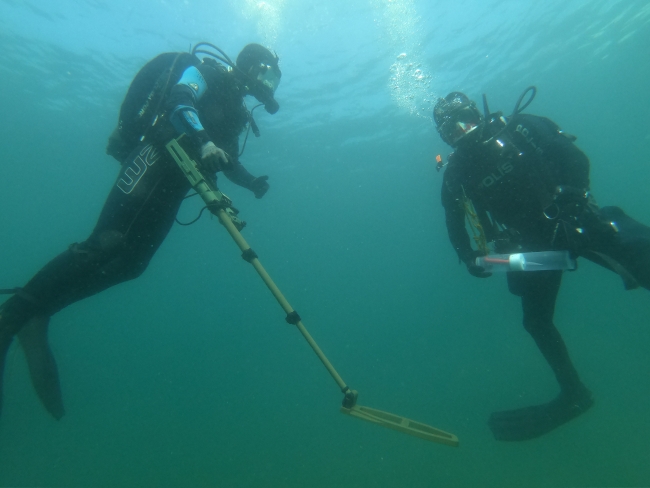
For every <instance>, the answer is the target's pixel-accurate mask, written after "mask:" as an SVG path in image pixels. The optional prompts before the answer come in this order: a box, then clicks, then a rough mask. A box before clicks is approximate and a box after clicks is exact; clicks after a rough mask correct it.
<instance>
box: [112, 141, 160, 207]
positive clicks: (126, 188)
mask: <svg viewBox="0 0 650 488" xmlns="http://www.w3.org/2000/svg"><path fill="white" fill-rule="evenodd" d="M159 158H160V154H159V153H158V151H157V150H156V149H155V148H154V147H153V146H152V145H151V144H149V145H147V146H145V147H144V148H143V149H142V151H140V154H138V155H137V156H136V157H135V158H133V161H131V163H129V166H128V168H126V169H125V170H124V174H122V177H121V178H120V179H119V180H118V181H117V187H118V188H119V189H120V190H122V191H123V192H124V193H126V194H127V195H128V194H129V193H131V192H132V191H133V189H134V188H135V187H136V185H137V184H138V182H139V181H140V180H141V179H142V177H143V176H144V174H145V173H146V172H147V168H149V167H150V166H153V165H154V163H155V162H156V161H158V159H159Z"/></svg>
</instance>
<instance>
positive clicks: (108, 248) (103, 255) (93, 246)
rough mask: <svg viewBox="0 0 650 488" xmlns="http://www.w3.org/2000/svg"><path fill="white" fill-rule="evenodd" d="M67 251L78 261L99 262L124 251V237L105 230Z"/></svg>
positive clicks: (114, 231) (113, 231)
mask: <svg viewBox="0 0 650 488" xmlns="http://www.w3.org/2000/svg"><path fill="white" fill-rule="evenodd" d="M69 249H70V252H72V253H73V254H74V255H75V256H76V257H77V258H78V259H81V260H84V261H88V262H101V261H104V260H106V259H110V258H112V257H113V256H115V255H116V254H120V253H121V252H123V251H124V250H125V249H126V244H125V236H124V234H122V233H121V232H120V231H117V230H105V231H102V232H100V233H98V234H93V235H91V236H90V237H89V238H88V239H87V240H85V241H83V242H80V243H77V242H75V243H74V244H71V245H70V248H69Z"/></svg>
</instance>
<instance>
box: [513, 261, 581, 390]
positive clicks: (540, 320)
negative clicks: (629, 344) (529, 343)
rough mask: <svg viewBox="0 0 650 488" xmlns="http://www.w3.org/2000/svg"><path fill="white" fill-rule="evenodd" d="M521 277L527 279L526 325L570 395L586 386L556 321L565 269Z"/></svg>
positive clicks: (525, 284) (525, 290) (524, 305)
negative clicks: (556, 308)
mask: <svg viewBox="0 0 650 488" xmlns="http://www.w3.org/2000/svg"><path fill="white" fill-rule="evenodd" d="M522 277H523V278H525V279H526V280H525V283H524V285H523V290H522V291H523V294H522V296H521V308H522V310H523V316H524V317H523V322H524V328H525V329H526V331H527V332H528V333H529V334H530V335H531V336H532V338H533V340H534V341H535V343H536V344H537V347H538V348H539V350H540V352H541V353H542V355H543V356H544V359H546V362H547V363H548V364H549V366H550V367H551V369H552V370H553V373H554V374H555V377H556V379H557V381H558V383H559V384H560V389H561V390H562V392H566V393H567V394H570V393H572V392H573V391H578V390H582V389H584V386H583V385H582V382H581V381H580V378H579V377H578V372H577V371H576V369H575V367H574V366H573V363H572V362H571V358H570V357H569V351H568V350H567V347H566V345H565V343H564V340H563V339H562V336H561V335H560V332H559V331H558V330H557V327H555V324H554V323H553V315H554V313H555V302H556V299H557V294H558V291H559V289H560V283H561V280H562V272H561V271H539V272H534V273H529V274H528V275H522Z"/></svg>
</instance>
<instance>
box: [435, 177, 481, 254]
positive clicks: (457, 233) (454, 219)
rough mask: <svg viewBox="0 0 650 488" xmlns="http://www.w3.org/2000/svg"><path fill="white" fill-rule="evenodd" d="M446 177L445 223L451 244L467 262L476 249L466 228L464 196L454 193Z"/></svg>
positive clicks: (444, 194)
mask: <svg viewBox="0 0 650 488" xmlns="http://www.w3.org/2000/svg"><path fill="white" fill-rule="evenodd" d="M445 175H446V174H445ZM445 180H446V179H443V183H442V206H443V207H444V209H445V223H446V224H447V234H448V235H449V240H450V241H451V245H452V246H453V247H454V250H455V251H456V254H458V258H459V259H460V260H461V261H462V262H463V263H465V264H467V263H468V262H469V261H471V260H472V259H473V258H474V254H475V253H474V250H473V249H472V246H471V244H470V239H469V234H468V233H467V229H466V228H465V210H464V208H463V205H462V199H461V198H462V197H461V196H460V195H454V192H452V191H451V189H450V188H449V185H448V184H447V181H445Z"/></svg>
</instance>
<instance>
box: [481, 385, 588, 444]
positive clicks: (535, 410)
mask: <svg viewBox="0 0 650 488" xmlns="http://www.w3.org/2000/svg"><path fill="white" fill-rule="evenodd" d="M593 403H594V400H593V398H592V396H591V392H590V391H589V390H587V389H586V388H585V389H582V390H581V391H580V393H578V394H566V393H560V394H559V395H558V396H557V397H556V398H555V399H554V400H552V401H550V402H548V403H544V404H542V405H533V406H530V407H524V408H519V409H516V410H505V411H502V412H494V413H493V414H492V415H490V419H489V420H488V425H489V426H490V429H491V430H492V434H493V435H494V438H495V439H496V440H498V441H525V440H529V439H534V438H536V437H540V436H542V435H544V434H547V433H548V432H550V431H552V430H553V429H555V428H557V427H559V426H560V425H562V424H565V423H566V422H568V421H569V420H572V419H574V418H576V417H577V416H578V415H580V414H582V413H584V412H586V411H587V410H588V409H589V408H590V407H591V406H592V405H593Z"/></svg>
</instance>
